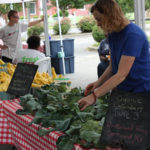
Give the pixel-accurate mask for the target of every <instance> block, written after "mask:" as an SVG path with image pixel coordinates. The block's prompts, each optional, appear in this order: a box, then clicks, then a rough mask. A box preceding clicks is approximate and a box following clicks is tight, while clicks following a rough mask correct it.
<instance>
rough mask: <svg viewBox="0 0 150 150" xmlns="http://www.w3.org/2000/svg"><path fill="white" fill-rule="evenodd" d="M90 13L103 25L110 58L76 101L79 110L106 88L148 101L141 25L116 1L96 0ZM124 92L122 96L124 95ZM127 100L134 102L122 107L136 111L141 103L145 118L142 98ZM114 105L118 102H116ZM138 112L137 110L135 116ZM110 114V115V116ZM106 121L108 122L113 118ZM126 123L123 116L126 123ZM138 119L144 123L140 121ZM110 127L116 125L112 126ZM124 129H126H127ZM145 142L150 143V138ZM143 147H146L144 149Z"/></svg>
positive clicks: (149, 67)
mask: <svg viewBox="0 0 150 150" xmlns="http://www.w3.org/2000/svg"><path fill="white" fill-rule="evenodd" d="M91 12H92V13H93V15H94V18H95V19H96V21H97V25H98V26H99V27H101V28H102V30H103V31H104V33H105V34H108V41H109V47H110V51H111V58H110V63H109V66H108V67H107V69H106V70H105V72H104V73H103V74H102V76H101V77H100V78H99V79H98V80H97V81H95V82H93V83H90V84H89V85H88V86H87V87H86V89H85V95H86V97H84V98H82V99H80V100H79V101H78V104H79V108H80V110H81V111H83V110H84V109H85V108H87V107H88V106H90V105H92V104H94V103H95V102H96V99H97V98H99V97H101V96H103V95H105V94H106V93H108V92H109V91H112V94H111V95H114V94H113V93H116V91H117V94H120V95H121V93H123V95H124V96H128V95H130V96H131V97H132V96H133V99H134V98H135V97H136V96H138V95H141V94H142V98H143V97H144V98H145V99H142V100H143V101H146V102H147V103H148V101H149V100H150V99H149V98H148V96H147V95H149V97H150V54H149V43H148V40H147V37H146V35H145V33H144V32H143V31H142V29H141V28H139V27H138V26H137V25H135V24H133V23H131V22H130V21H129V20H128V19H126V18H125V16H124V14H123V12H122V10H121V8H120V7H119V5H118V4H117V2H116V1H115V0H97V1H96V3H95V4H94V5H93V6H92V8H91ZM117 94H116V96H117ZM123 95H121V96H122V97H123ZM146 96H147V97H146ZM111 98H112V97H111ZM123 98H124V97H123ZM111 100H112V101H111V104H112V103H114V101H113V100H116V101H119V100H120V97H118V99H115V98H114V99H111ZM124 100H126V99H124ZM130 100H131V103H129V104H130V105H131V104H133V105H131V106H132V108H131V107H130V106H127V107H126V104H127V103H128V101H124V102H123V104H122V105H124V108H125V107H126V108H127V109H128V110H129V109H132V110H131V111H135V113H136V110H133V109H136V104H137V103H138V104H137V105H139V106H141V108H143V109H142V111H143V112H144V113H145V114H146V115H145V118H146V117H148V115H149V114H150V112H149V114H148V113H147V112H148V107H147V106H145V107H144V106H143V105H142V102H143V101H141V97H140V99H139V98H138V99H136V100H135V101H136V102H137V103H135V101H132V98H131V99H130ZM120 101H121V100H120ZM125 103H126V104H125ZM134 103H135V105H134ZM115 104H116V105H118V104H117V102H116V103H115ZM116 105H114V107H116ZM127 105H128V104H127ZM111 106H112V105H111ZM119 107H120V106H119ZM145 108H146V110H145ZM109 109H110V107H109ZM122 110H123V109H122ZM122 110H121V111H122ZM124 111H125V110H124ZM137 111H138V110H137ZM109 113H110V111H109ZM116 113H117V112H116ZM139 114H140V113H139V112H138V115H139ZM119 115H123V114H119ZM127 115H128V114H127ZM110 116H111V114H110V115H109V117H110ZM126 117H127V116H126ZM128 117H129V116H128ZM131 117H132V116H131ZM112 119H114V118H113V117H112ZM134 119H135V118H134ZM107 120H108V117H107ZM109 121H110V123H111V121H112V120H109ZM120 122H121V121H120ZM127 122H128V121H127V119H126V122H125V124H126V123H127ZM141 122H143V120H142V121H141ZM149 122H150V120H149ZM143 124H144V123H143ZM148 124H149V123H148ZM148 124H147V123H145V125H148ZM129 125H130V124H129ZM105 126H106V124H105ZM110 128H115V127H114V126H112V127H110ZM127 128H128V127H127ZM133 130H134V129H133ZM146 131H147V130H146ZM126 132H128V131H127V130H126ZM108 136H109V135H108ZM123 136H125V135H123ZM123 136H122V138H123ZM114 138H115V137H114ZM120 138H121V137H120ZM123 141H124V139H123ZM147 141H148V142H149V141H150V140H147ZM129 142H130V141H129ZM145 145H146V144H145ZM131 149H132V148H131ZM140 150H141V149H140ZM142 150H145V149H144V148H143V149H142Z"/></svg>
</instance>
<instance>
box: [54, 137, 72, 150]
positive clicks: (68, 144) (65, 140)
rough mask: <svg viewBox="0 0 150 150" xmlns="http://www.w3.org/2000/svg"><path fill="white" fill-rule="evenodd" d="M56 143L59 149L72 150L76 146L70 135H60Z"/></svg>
mask: <svg viewBox="0 0 150 150" xmlns="http://www.w3.org/2000/svg"><path fill="white" fill-rule="evenodd" d="M56 144H57V149H58V150H72V149H73V148H74V143H73V142H72V141H71V140H70V138H69V137H68V136H61V137H59V139H58V141H57V143H56Z"/></svg>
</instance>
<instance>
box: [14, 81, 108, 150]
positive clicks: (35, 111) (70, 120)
mask: <svg viewBox="0 0 150 150" xmlns="http://www.w3.org/2000/svg"><path fill="white" fill-rule="evenodd" d="M83 96H84V95H83V91H82V90H81V89H80V88H73V89H68V88H67V85H66V84H63V83H61V84H50V85H46V86H43V87H42V88H39V89H37V91H34V93H33V95H31V94H28V95H25V96H22V97H20V99H21V102H20V105H21V106H22V107H23V109H20V110H17V112H16V113H17V114H19V115H22V114H32V115H34V118H33V120H32V121H31V122H30V123H29V125H32V124H38V125H40V128H39V130H38V132H37V133H38V135H40V136H45V135H47V134H49V133H51V132H53V131H61V132H64V133H65V136H64V135H63V136H61V137H60V138H59V139H58V141H57V143H56V144H57V147H58V150H59V149H60V150H66V149H67V150H72V149H73V148H74V144H76V143H79V144H80V145H82V146H84V147H86V148H91V147H93V148H99V138H100V134H101V129H102V125H103V122H104V115H105V112H106V111H105V110H106V108H107V104H105V103H104V102H103V101H102V100H100V101H98V102H97V103H96V104H95V106H93V107H90V108H88V109H87V110H86V111H85V112H80V110H79V108H78V104H77V100H78V99H79V98H81V97H83ZM49 127H52V128H50V129H45V128H49Z"/></svg>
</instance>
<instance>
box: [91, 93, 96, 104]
mask: <svg viewBox="0 0 150 150" xmlns="http://www.w3.org/2000/svg"><path fill="white" fill-rule="evenodd" d="M92 96H93V98H94V104H95V103H96V100H97V96H96V94H95V92H94V91H93V92H92Z"/></svg>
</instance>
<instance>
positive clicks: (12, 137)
mask: <svg viewBox="0 0 150 150" xmlns="http://www.w3.org/2000/svg"><path fill="white" fill-rule="evenodd" d="M18 102H19V99H14V100H5V101H0V116H1V118H0V144H12V145H15V146H16V147H17V149H18V150H56V149H57V146H56V141H57V139H58V137H59V136H60V135H62V134H63V133H61V132H57V131H53V132H51V133H50V134H49V135H45V136H42V137H40V136H38V135H37V130H38V127H39V126H38V125H36V124H32V126H29V125H28V124H29V123H30V122H31V120H32V119H33V117H32V116H31V115H17V114H16V113H15V112H16V110H18V109H20V108H22V107H21V106H20V105H19V104H18ZM75 150H83V148H81V147H80V145H79V144H75ZM84 150H86V149H84ZM90 150H94V149H90Z"/></svg>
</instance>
